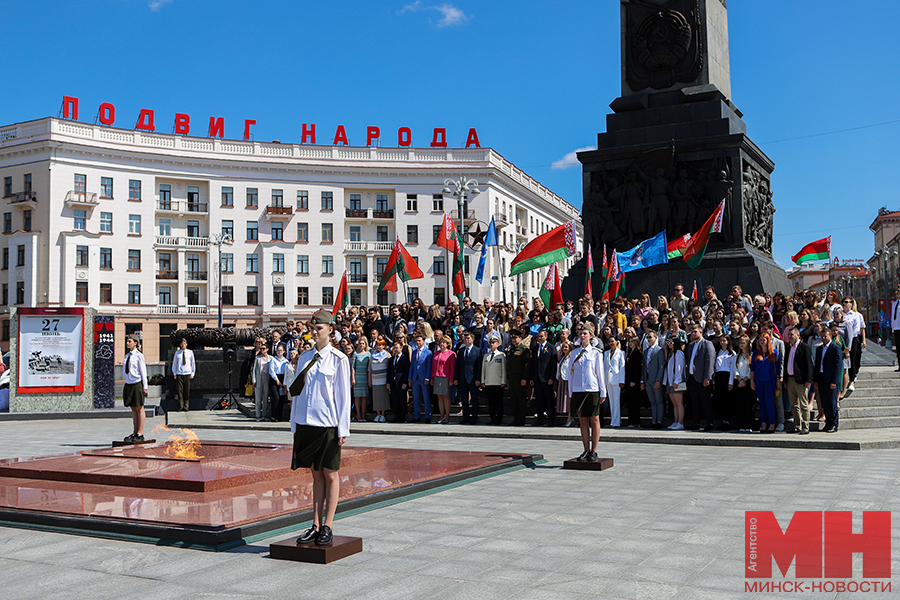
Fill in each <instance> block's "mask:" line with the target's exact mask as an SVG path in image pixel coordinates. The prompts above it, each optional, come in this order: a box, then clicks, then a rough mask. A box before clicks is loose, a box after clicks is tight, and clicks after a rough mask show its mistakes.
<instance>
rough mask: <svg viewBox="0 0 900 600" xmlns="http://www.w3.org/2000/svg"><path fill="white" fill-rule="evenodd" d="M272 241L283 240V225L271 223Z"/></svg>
mask: <svg viewBox="0 0 900 600" xmlns="http://www.w3.org/2000/svg"><path fill="white" fill-rule="evenodd" d="M272 239H273V240H283V239H284V223H280V222H275V223H272Z"/></svg>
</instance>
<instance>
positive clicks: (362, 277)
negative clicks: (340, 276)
mask: <svg viewBox="0 0 900 600" xmlns="http://www.w3.org/2000/svg"><path fill="white" fill-rule="evenodd" d="M347 279H348V280H349V281H350V283H365V282H366V274H365V273H349V274H348V275H347ZM379 281H380V280H379Z"/></svg>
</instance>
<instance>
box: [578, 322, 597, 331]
mask: <svg viewBox="0 0 900 600" xmlns="http://www.w3.org/2000/svg"><path fill="white" fill-rule="evenodd" d="M582 331H590V332H591V333H594V326H593V325H592V324H591V323H590V322H589V321H588V322H585V323H582V324H581V325H579V326H578V332H579V333H581V332H582Z"/></svg>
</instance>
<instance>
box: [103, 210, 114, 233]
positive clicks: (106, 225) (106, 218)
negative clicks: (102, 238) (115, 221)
mask: <svg viewBox="0 0 900 600" xmlns="http://www.w3.org/2000/svg"><path fill="white" fill-rule="evenodd" d="M100 233H112V213H111V212H102V213H100Z"/></svg>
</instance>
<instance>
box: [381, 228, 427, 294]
mask: <svg viewBox="0 0 900 600" xmlns="http://www.w3.org/2000/svg"><path fill="white" fill-rule="evenodd" d="M423 277H425V273H423V272H422V269H420V268H419V265H417V264H416V261H415V260H413V257H412V256H411V255H410V254H409V252H407V250H406V248H404V247H403V244H402V243H400V238H399V237H397V240H396V241H395V242H394V249H393V250H392V251H391V255H390V257H388V261H387V265H385V267H384V275H382V276H381V284H380V285H379V286H378V291H379V292H381V291H385V290H387V291H390V292H396V291H397V278H399V279H401V280H403V281H409V280H410V279H422V278H423Z"/></svg>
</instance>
